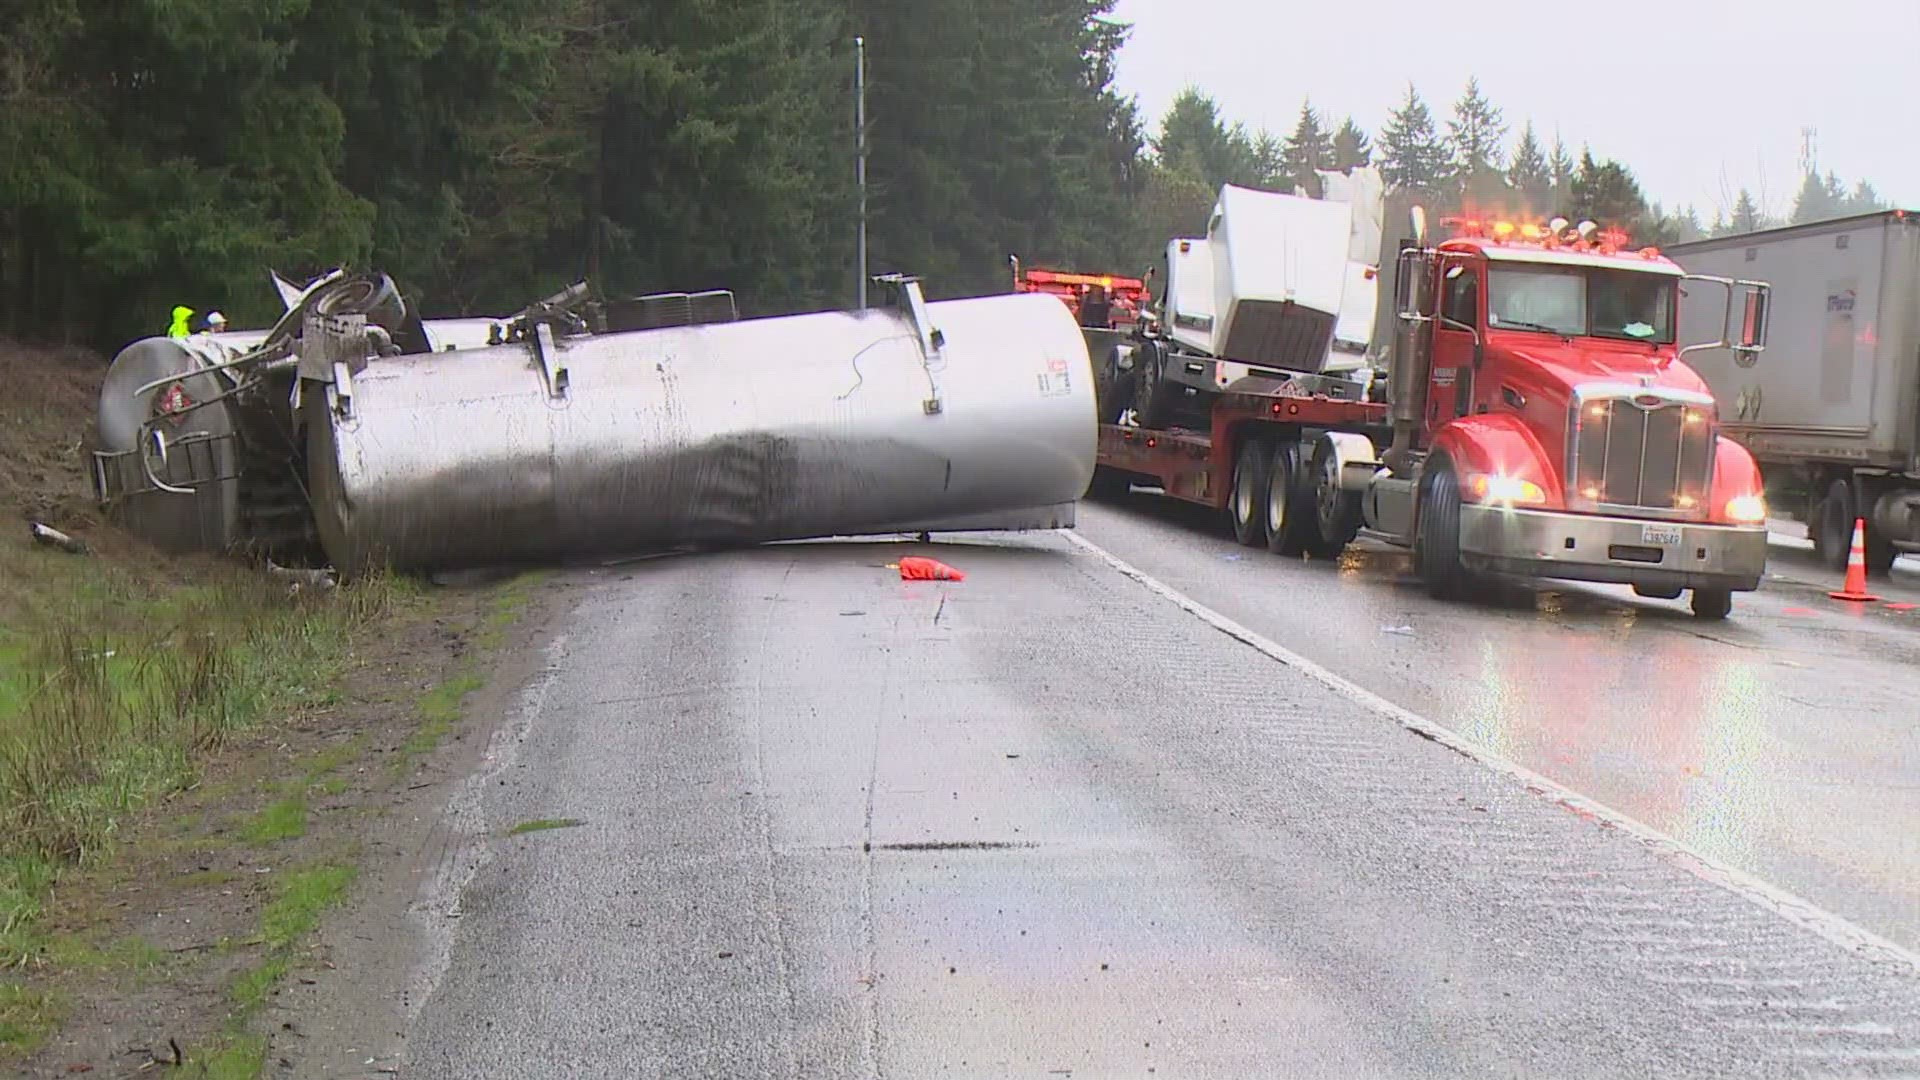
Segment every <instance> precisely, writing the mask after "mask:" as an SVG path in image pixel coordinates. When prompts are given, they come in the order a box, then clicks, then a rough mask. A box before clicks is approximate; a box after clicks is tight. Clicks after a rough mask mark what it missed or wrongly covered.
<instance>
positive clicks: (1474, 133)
mask: <svg viewBox="0 0 1920 1080" xmlns="http://www.w3.org/2000/svg"><path fill="white" fill-rule="evenodd" d="M1506 133H1507V125H1506V120H1505V119H1504V118H1503V117H1502V115H1501V112H1500V110H1499V109H1497V108H1495V107H1494V105H1493V103H1492V102H1490V101H1488V100H1487V99H1486V97H1485V96H1484V95H1482V94H1481V93H1480V80H1479V79H1478V78H1475V77H1469V78H1468V79H1467V86H1466V89H1465V90H1464V91H1462V92H1461V94H1460V99H1459V100H1458V101H1455V102H1454V103H1453V118H1452V119H1450V120H1448V121H1447V145H1448V148H1449V149H1450V150H1451V151H1452V162H1451V164H1452V167H1453V172H1454V175H1455V176H1458V177H1460V178H1461V179H1462V180H1463V181H1472V180H1474V179H1477V178H1479V177H1482V176H1485V175H1487V174H1489V173H1496V172H1498V171H1499V169H1500V165H1501V160H1502V158H1503V157H1504V154H1503V152H1502V150H1501V144H1502V140H1504V139H1505V138H1506Z"/></svg>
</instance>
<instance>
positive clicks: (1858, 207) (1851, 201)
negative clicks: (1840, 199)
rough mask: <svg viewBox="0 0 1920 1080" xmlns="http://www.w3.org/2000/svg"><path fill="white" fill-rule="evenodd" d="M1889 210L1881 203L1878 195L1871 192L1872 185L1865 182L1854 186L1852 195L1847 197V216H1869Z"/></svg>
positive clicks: (1887, 206)
mask: <svg viewBox="0 0 1920 1080" xmlns="http://www.w3.org/2000/svg"><path fill="white" fill-rule="evenodd" d="M1891 209H1892V207H1891V206H1889V205H1887V204H1886V203H1885V202H1883V201H1881V199H1880V193H1879V192H1877V191H1875V190H1873V185H1872V184H1869V183H1867V182H1866V181H1865V180H1862V181H1860V182H1859V183H1857V184H1855V185H1854V186H1853V191H1852V193H1851V194H1849V195H1848V196H1847V209H1846V212H1847V213H1849V214H1871V213H1875V212H1876V211H1880V210H1891Z"/></svg>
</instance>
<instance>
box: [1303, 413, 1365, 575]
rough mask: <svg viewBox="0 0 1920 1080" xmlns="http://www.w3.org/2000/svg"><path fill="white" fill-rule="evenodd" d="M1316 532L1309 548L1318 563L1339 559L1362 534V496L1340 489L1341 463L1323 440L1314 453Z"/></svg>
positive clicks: (1313, 494) (1309, 543)
mask: <svg viewBox="0 0 1920 1080" xmlns="http://www.w3.org/2000/svg"><path fill="white" fill-rule="evenodd" d="M1312 506H1313V530H1312V535H1311V537H1310V538H1309V540H1308V542H1307V545H1306V548H1307V554H1309V555H1312V556H1313V557H1314V558H1316V559H1337V558H1339V557H1340V553H1341V552H1343V551H1345V550H1346V549H1347V545H1348V544H1351V543H1353V538H1354V537H1355V536H1358V535H1359V534H1360V495H1359V493H1358V492H1352V491H1346V490H1344V489H1343V488H1341V486H1340V459H1339V458H1338V457H1337V456H1335V454H1334V452H1333V447H1332V445H1331V444H1329V443H1328V442H1327V441H1326V440H1324V439H1323V440H1321V441H1320V443H1319V444H1318V445H1317V446H1315V447H1314V450H1313V491H1312Z"/></svg>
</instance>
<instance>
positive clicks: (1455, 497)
mask: <svg viewBox="0 0 1920 1080" xmlns="http://www.w3.org/2000/svg"><path fill="white" fill-rule="evenodd" d="M1418 513H1419V515H1420V524H1419V525H1418V526H1417V527H1416V529H1415V533H1414V560H1415V562H1416V564H1417V565H1418V566H1419V567H1420V576H1421V577H1423V578H1425V579H1426V582H1427V592H1428V594H1429V595H1431V596H1433V597H1434V598H1435V599H1438V600H1452V599H1461V598H1464V597H1466V596H1467V595H1468V594H1470V593H1471V592H1472V591H1473V586H1474V583H1475V576H1476V575H1474V573H1473V572H1472V571H1470V570H1468V569H1467V567H1466V564H1464V563H1462V562H1461V561H1460V483H1459V481H1458V480H1456V479H1455V478H1454V475H1453V465H1452V464H1451V463H1450V462H1448V461H1447V460H1446V459H1445V458H1440V459H1437V460H1433V461H1430V462H1429V463H1428V465H1427V467H1426V469H1425V470H1423V471H1422V472H1421V474H1420V503H1419V507H1418Z"/></svg>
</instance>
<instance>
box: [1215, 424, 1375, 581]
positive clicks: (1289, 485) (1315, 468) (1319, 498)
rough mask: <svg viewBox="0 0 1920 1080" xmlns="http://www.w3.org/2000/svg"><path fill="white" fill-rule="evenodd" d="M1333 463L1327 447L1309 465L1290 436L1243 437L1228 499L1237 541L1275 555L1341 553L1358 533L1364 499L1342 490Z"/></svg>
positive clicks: (1322, 556)
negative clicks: (1330, 485) (1302, 459)
mask: <svg viewBox="0 0 1920 1080" xmlns="http://www.w3.org/2000/svg"><path fill="white" fill-rule="evenodd" d="M1323 454H1324V456H1325V458H1326V460H1324V461H1323V460H1322V457H1323ZM1331 462H1332V456H1331V454H1330V453H1326V452H1324V451H1322V452H1321V453H1316V454H1315V455H1314V458H1313V461H1312V463H1311V466H1310V467H1309V466H1307V465H1304V464H1303V463H1302V461H1301V446H1300V442H1299V440H1298V439H1295V438H1292V437H1290V436H1286V435H1280V436H1276V437H1268V438H1250V439H1246V440H1243V441H1242V442H1241V443H1240V448H1239V450H1238V451H1237V452H1236V453H1235V454H1234V465H1233V485H1232V490H1231V492H1230V494H1229V496H1228V499H1227V513H1228V516H1229V518H1231V520H1232V522H1233V536H1234V539H1235V540H1238V541H1239V542H1240V543H1242V544H1245V545H1246V546H1248V547H1265V548H1266V549H1267V550H1268V551H1271V552H1273V553H1274V554H1276V555H1300V554H1306V555H1310V556H1312V557H1314V558H1317V559H1333V558H1337V557H1339V555H1340V552H1341V551H1343V550H1345V548H1346V546H1347V544H1348V543H1349V542H1350V541H1351V540H1352V539H1353V537H1354V535H1355V534H1356V533H1357V532H1358V531H1359V506H1358V502H1359V500H1358V498H1357V497H1355V496H1353V495H1351V494H1350V493H1347V492H1343V491H1340V490H1338V482H1339V471H1338V467H1337V465H1334V464H1332V463H1331ZM1329 477H1331V478H1332V483H1333V484H1334V485H1335V487H1334V489H1333V490H1331V491H1328V490H1326V485H1327V483H1328V478H1329Z"/></svg>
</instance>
